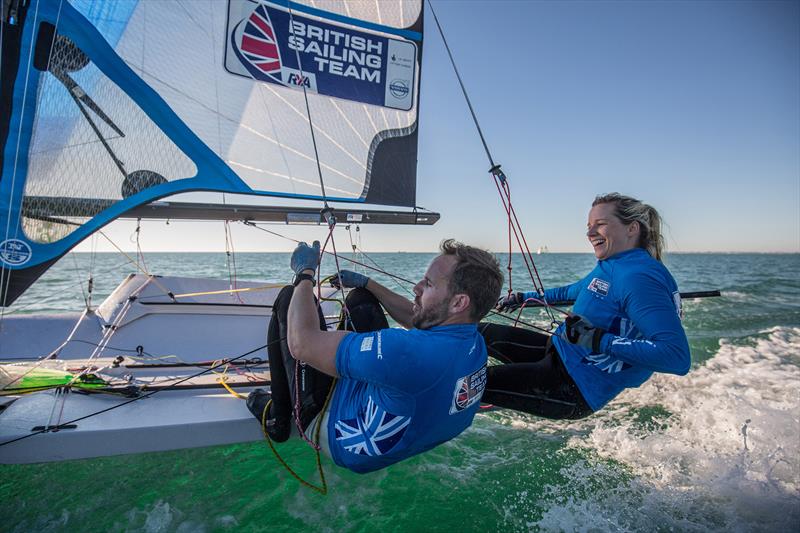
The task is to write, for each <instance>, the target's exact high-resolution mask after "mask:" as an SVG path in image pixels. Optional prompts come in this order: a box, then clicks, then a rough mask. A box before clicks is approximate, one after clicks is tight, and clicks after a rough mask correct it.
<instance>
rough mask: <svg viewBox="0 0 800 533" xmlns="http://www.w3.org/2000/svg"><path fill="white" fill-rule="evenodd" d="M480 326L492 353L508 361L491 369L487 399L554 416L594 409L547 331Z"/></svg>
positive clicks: (583, 413) (576, 414)
mask: <svg viewBox="0 0 800 533" xmlns="http://www.w3.org/2000/svg"><path fill="white" fill-rule="evenodd" d="M479 329H480V332H481V334H482V335H483V337H484V340H485V341H486V347H487V349H488V351H489V355H491V356H492V357H494V358H495V359H498V360H500V361H503V362H504V363H506V364H502V365H495V366H490V367H489V368H488V369H487V381H486V390H485V391H484V392H483V398H482V401H483V402H486V403H490V404H493V405H496V406H498V407H505V408H508V409H514V410H516V411H523V412H525V413H530V414H534V415H537V416H541V417H545V418H551V419H576V418H583V417H585V416H588V415H590V414H591V413H592V410H591V408H590V407H589V405H588V404H587V403H586V400H584V398H583V395H582V394H581V392H580V390H579V389H578V386H577V385H576V384H575V382H574V381H573V380H572V378H571V377H570V375H569V374H568V373H567V370H566V368H564V364H563V363H562V361H561V356H560V355H559V354H558V351H557V350H556V349H555V347H553V346H552V345H550V343H549V342H548V340H549V337H548V336H547V335H543V334H541V333H537V332H535V331H530V330H527V329H522V328H514V327H511V326H505V325H501V324H489V323H481V324H480V325H479Z"/></svg>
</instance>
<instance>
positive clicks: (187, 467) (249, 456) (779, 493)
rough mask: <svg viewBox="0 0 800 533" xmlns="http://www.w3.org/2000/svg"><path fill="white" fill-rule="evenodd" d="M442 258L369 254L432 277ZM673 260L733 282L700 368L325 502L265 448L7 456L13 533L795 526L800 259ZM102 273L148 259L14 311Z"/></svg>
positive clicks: (298, 455) (304, 471)
mask: <svg viewBox="0 0 800 533" xmlns="http://www.w3.org/2000/svg"><path fill="white" fill-rule="evenodd" d="M432 257H433V255H432V254H411V253H409V254H373V255H370V256H369V258H363V257H362V258H361V259H362V260H364V261H367V262H369V260H372V261H374V262H375V263H377V264H378V265H380V266H381V267H382V268H383V269H385V270H386V271H389V272H396V273H399V274H401V275H402V276H403V277H405V278H408V279H412V280H417V279H419V277H420V276H421V275H422V273H423V272H424V270H425V268H426V266H427V263H428V262H429V261H430V259H431V258H432ZM501 260H503V261H505V259H504V258H503V257H502V256H501ZM513 263H514V287H515V289H525V288H527V287H529V286H530V282H528V283H526V282H525V280H526V278H527V271H526V269H525V266H524V264H523V263H522V261H521V258H520V257H519V256H515V257H514V262H513ZM593 264H594V258H593V256H591V255H589V254H543V255H541V256H537V257H536V265H537V267H538V269H539V273H540V274H541V276H542V280H543V282H544V285H545V286H546V287H547V286H557V285H560V284H565V283H569V282H572V281H575V280H576V279H578V278H579V277H581V276H583V275H585V273H586V272H588V271H589V270H590V269H591V268H592V266H593ZM667 266H668V267H669V268H670V270H671V272H672V273H673V275H674V276H675V278H676V279H677V281H678V284H679V286H680V288H681V290H683V291H693V290H707V289H720V290H721V291H722V296H721V297H719V298H709V299H702V300H693V301H686V302H685V303H684V310H685V318H684V326H685V328H686V331H687V334H688V336H689V340H690V345H691V349H692V356H693V360H694V363H693V367H692V371H691V372H690V373H689V375H687V376H685V377H677V376H667V375H655V376H654V377H653V378H652V379H651V380H650V381H648V382H647V383H646V384H645V385H643V386H642V387H640V388H638V389H633V390H628V391H626V392H624V393H623V394H622V395H620V396H619V397H618V398H617V399H616V400H615V401H613V402H612V403H611V404H609V406H608V407H607V408H606V409H605V410H603V411H602V412H600V413H598V414H596V415H595V416H593V417H591V418H589V419H586V420H583V421H577V422H552V421H546V420H542V419H537V418H535V417H533V416H528V415H523V414H517V413H513V412H510V411H502V410H498V411H491V412H484V413H481V414H479V415H478V416H477V417H476V419H475V422H474V424H473V426H472V427H471V428H470V429H469V430H467V431H466V432H465V433H464V434H462V435H461V436H460V437H458V438H457V439H454V440H452V441H450V442H448V443H446V444H443V445H441V446H439V447H438V448H436V449H434V450H433V451H431V452H428V453H426V454H424V455H421V456H417V457H414V458H411V459H409V460H407V461H404V462H402V463H400V464H397V465H394V466H392V467H390V468H388V469H386V470H383V471H380V472H376V473H372V474H367V475H358V474H353V473H351V472H348V471H345V470H342V469H339V468H337V467H335V466H334V465H333V464H332V463H331V462H330V461H329V460H326V459H323V465H324V469H325V473H326V478H327V481H328V486H329V493H328V494H327V495H326V496H323V495H320V494H318V493H316V492H313V491H311V490H309V489H307V488H305V487H303V486H301V485H300V484H299V483H298V482H297V481H296V480H295V479H293V478H292V477H291V476H290V475H289V474H288V472H287V471H286V470H285V469H284V468H283V467H281V466H280V465H279V464H278V463H277V462H276V460H275V458H274V456H273V455H272V452H271V451H270V450H269V448H268V447H267V446H266V444H265V443H263V442H257V443H249V444H240V445H233V446H221V447H214V448H203V449H192V450H180V451H172V452H162V453H151V454H141V455H131V456H119V457H106V458H100V459H91V460H80V461H70V462H63V463H51V464H39V465H2V466H0V517H1V518H0V531H13V532H29V531H148V532H162V531H179V532H195V531H237V532H239V531H296V530H299V531H487V530H502V531H708V530H713V531H792V530H794V531H796V530H798V529H800V256H799V255H796V254H795V255H780V254H763V255H758V254H675V255H671V256H669V257H668V259H667ZM326 267H327V269H328V270H333V265H332V264H330V263H328V264H327V265H326ZM147 268H148V269H149V270H150V271H151V272H154V273H160V274H169V275H184V276H200V277H213V278H227V277H228V276H229V274H230V273H231V270H230V269H229V267H228V261H227V258H226V256H225V255H223V254H150V255H148V256H147ZM90 270H91V271H92V272H93V275H94V292H93V301H94V303H95V304H97V303H99V302H100V301H101V300H102V298H103V297H104V296H105V295H107V294H109V293H110V292H111V290H113V288H114V287H115V286H116V284H117V283H118V282H119V281H120V280H121V279H122V278H123V277H124V275H126V274H127V273H129V272H130V271H131V265H130V264H126V263H125V260H124V258H121V257H120V256H119V255H116V254H97V255H89V254H72V255H70V256H67V257H65V258H64V259H62V260H61V261H60V262H59V263H58V264H57V265H56V266H55V267H54V268H53V269H51V270H50V271H49V272H48V273H47V274H45V276H44V277H43V278H42V279H41V280H40V281H39V282H38V283H37V284H36V285H35V286H34V287H33V288H32V289H31V290H30V291H29V292H28V293H27V294H26V295H25V296H23V297H22V298H20V300H19V301H18V302H16V303H15V305H14V306H13V307H12V308H10V309H8V310H6V311H5V313H6V314H12V313H41V312H51V313H53V312H64V311H76V310H80V309H81V307H82V305H83V302H84V295H85V290H86V287H85V279H86V273H87V272H88V271H90ZM287 272H288V254H237V256H236V276H237V278H238V279H242V280H262V281H270V282H280V281H286V280H287V279H288V276H287ZM376 277H378V278H380V279H381V280H382V281H383V282H385V283H386V284H387V285H389V286H390V287H394V286H395V285H394V282H393V281H392V280H391V279H389V278H386V277H384V276H382V275H376ZM398 290H405V288H399V287H398ZM525 313H526V314H525V319H526V320H531V321H537V322H539V323H541V324H543V325H544V324H546V323H547V321H548V319H547V317H546V316H545V315H544V314H543V313H542V312H541V311H535V310H531V311H526V312H525ZM281 453H282V454H283V456H284V457H285V458H286V459H287V460H288V461H289V462H290V463H291V464H292V465H294V466H295V467H296V469H297V470H298V472H299V473H300V474H301V475H302V476H304V477H306V478H308V479H315V475H316V468H315V462H314V454H313V451H312V450H311V449H310V448H308V447H307V446H306V445H304V444H302V443H300V442H296V443H287V444H285V445H283V446H282V448H281Z"/></svg>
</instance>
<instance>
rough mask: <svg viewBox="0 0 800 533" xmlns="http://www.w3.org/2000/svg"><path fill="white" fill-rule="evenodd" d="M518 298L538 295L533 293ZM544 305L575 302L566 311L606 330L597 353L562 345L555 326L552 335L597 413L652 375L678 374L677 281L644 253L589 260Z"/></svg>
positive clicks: (681, 347)
mask: <svg viewBox="0 0 800 533" xmlns="http://www.w3.org/2000/svg"><path fill="white" fill-rule="evenodd" d="M525 296H526V298H530V297H533V298H539V296H537V295H536V293H534V292H530V293H526V294H525ZM544 297H545V299H546V300H547V301H548V302H558V301H565V300H575V304H574V306H573V308H572V310H573V312H574V313H575V314H577V315H581V316H583V317H584V318H586V319H587V320H589V322H591V323H592V324H593V325H595V326H597V327H600V328H603V329H604V330H606V331H607V333H606V334H605V335H603V338H602V341H601V353H599V354H596V353H591V352H590V351H589V350H587V349H586V348H583V347H582V346H579V345H576V344H572V343H570V342H568V341H567V340H566V339H565V337H564V330H565V325H564V324H563V323H562V324H561V325H560V326H559V327H558V329H556V332H555V335H554V336H553V344H554V345H555V347H556V349H557V350H558V353H559V354H560V355H561V359H562V360H563V361H564V365H565V367H566V369H567V372H569V375H570V376H572V379H573V380H574V381H575V383H576V384H577V385H578V388H579V389H580V391H581V393H582V394H583V397H584V399H585V400H586V402H587V403H588V404H589V406H590V407H591V408H592V409H593V410H595V411H597V410H598V409H600V408H602V407H603V406H604V405H605V404H607V403H608V402H609V401H610V400H611V399H612V398H614V397H615V396H616V395H617V394H619V393H620V392H621V391H622V390H623V389H625V388H627V387H638V386H639V385H641V384H642V383H644V382H645V381H647V380H648V379H649V378H650V376H651V375H652V374H653V372H667V373H670V374H678V375H684V374H686V373H687V372H688V371H689V367H690V365H691V356H690V354H689V342H688V341H687V339H686V333H685V332H684V331H683V326H681V321H680V315H681V300H680V293H679V292H678V285H677V284H676V283H675V280H674V279H673V278H672V275H671V274H670V273H669V271H668V270H667V268H666V267H665V266H664V265H663V264H661V263H660V262H659V261H657V260H655V259H653V258H652V257H651V256H650V254H648V253H647V251H646V250H644V249H642V248H634V249H632V250H626V251H624V252H621V253H618V254H616V255H614V256H612V257H610V258H608V259H604V260H600V261H598V262H597V265H596V266H595V268H594V270H592V271H591V272H589V275H588V276H586V277H585V278H583V279H582V280H580V281H578V282H576V283H573V284H572V285H567V286H565V287H558V288H554V289H547V290H546V291H545V293H544Z"/></svg>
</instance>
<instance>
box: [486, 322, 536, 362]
mask: <svg viewBox="0 0 800 533" xmlns="http://www.w3.org/2000/svg"><path fill="white" fill-rule="evenodd" d="M478 331H480V333H481V335H483V340H485V341H486V348H487V350H488V351H489V355H490V356H492V357H494V358H495V359H498V360H500V361H502V362H504V363H533V362H535V361H539V360H540V359H542V358H543V357H544V356H545V351H546V348H547V341H548V339H549V337H548V336H547V335H544V334H542V333H537V332H535V331H531V330H529V329H523V328H515V327H512V326H505V325H503V324H492V323H490V322H481V323H480V324H478Z"/></svg>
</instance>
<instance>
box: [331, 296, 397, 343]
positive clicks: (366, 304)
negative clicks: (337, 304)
mask: <svg viewBox="0 0 800 533" xmlns="http://www.w3.org/2000/svg"><path fill="white" fill-rule="evenodd" d="M345 306H346V307H347V311H348V312H349V315H350V320H346V313H345V310H344V309H342V316H341V318H340V320H339V326H338V328H337V329H339V330H346V331H356V332H358V333H363V332H366V331H377V330H379V329H386V328H388V327H389V322H388V321H387V320H386V315H385V314H384V313H383V308H382V307H381V304H380V303H379V302H378V299H377V298H375V296H374V295H373V294H372V293H371V292H369V291H368V290H367V289H362V288H356V289H353V290H351V291H350V293H349V294H348V295H347V298H345Z"/></svg>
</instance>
